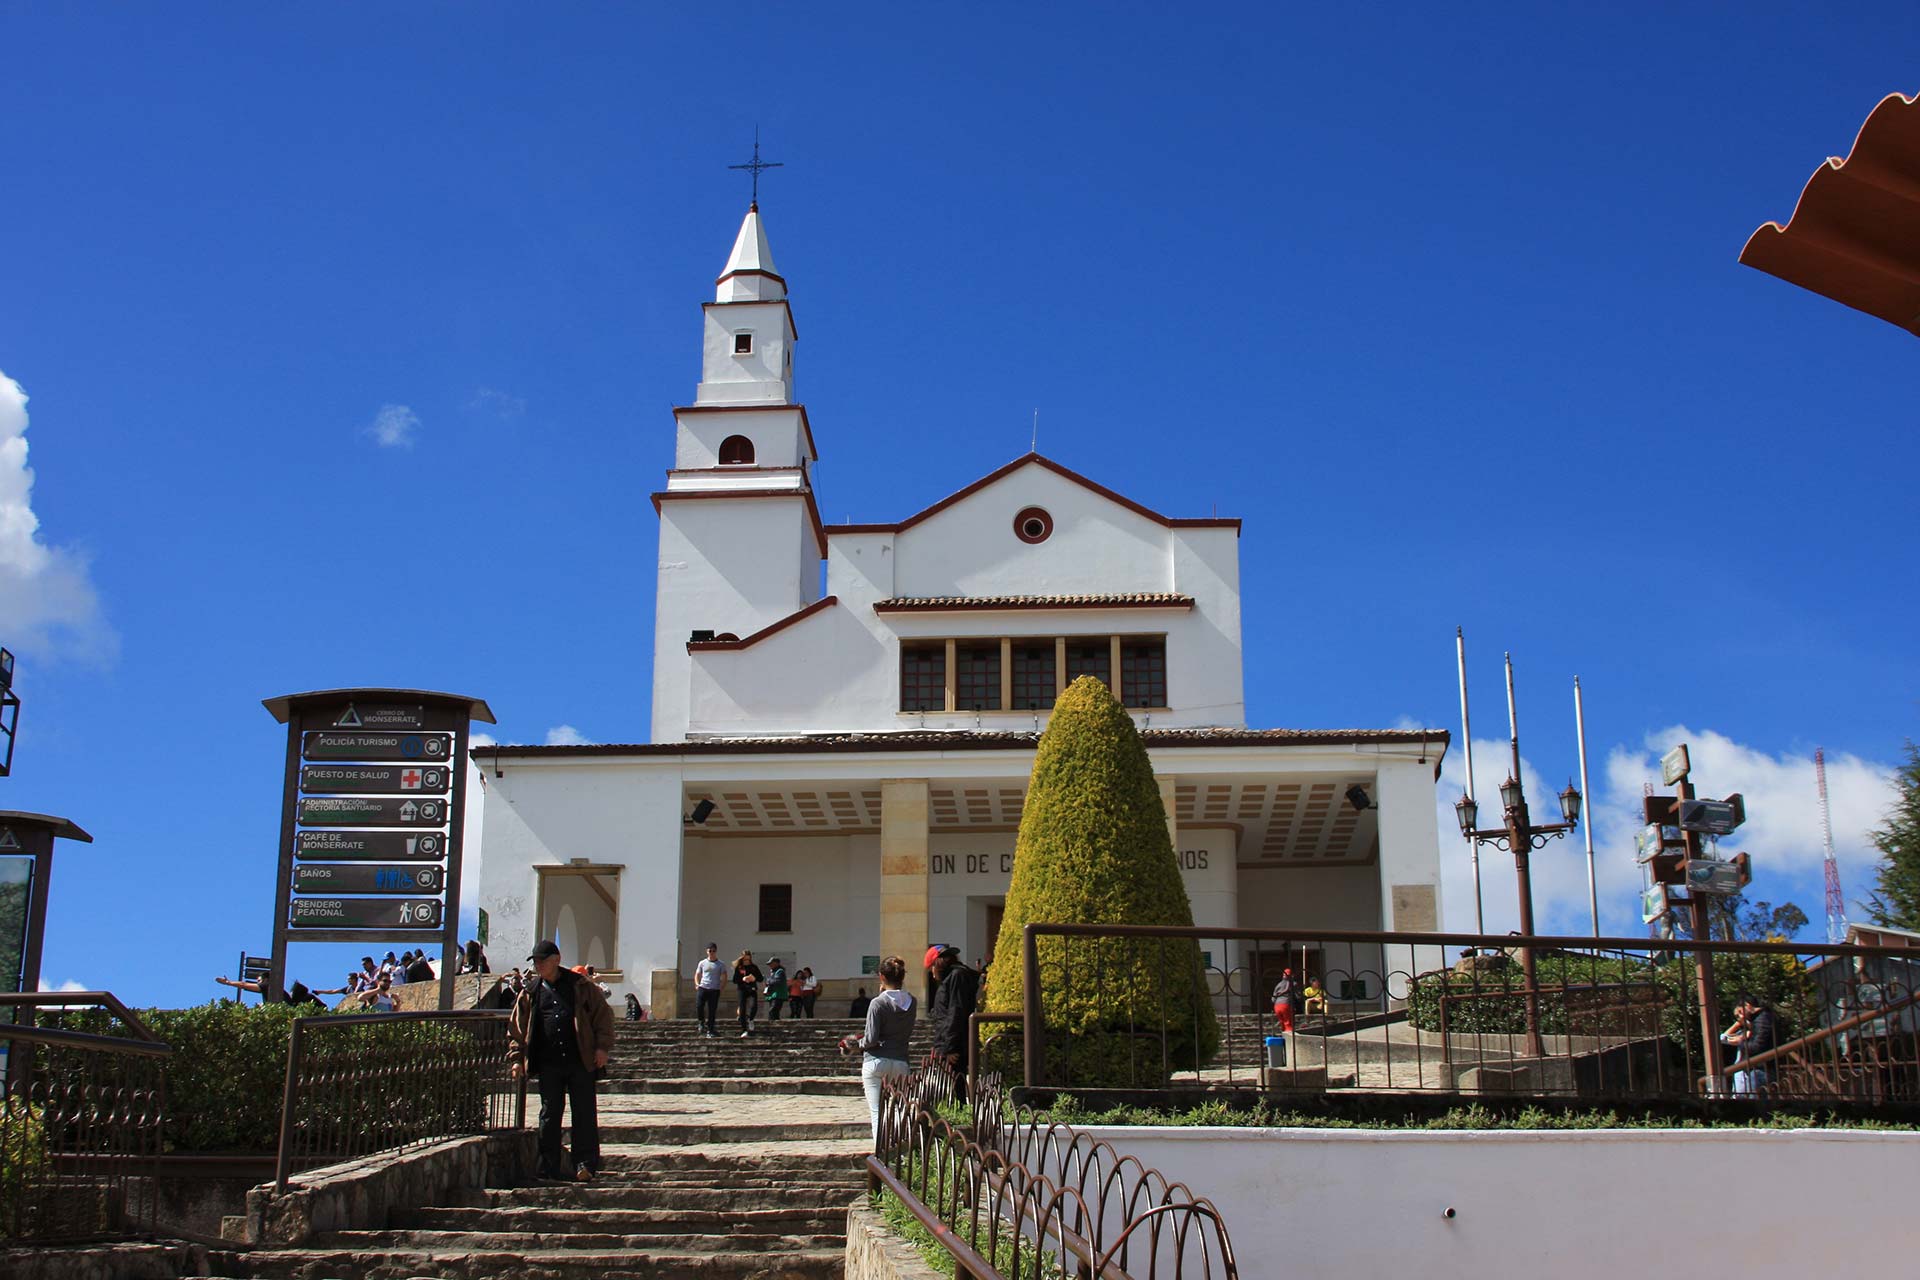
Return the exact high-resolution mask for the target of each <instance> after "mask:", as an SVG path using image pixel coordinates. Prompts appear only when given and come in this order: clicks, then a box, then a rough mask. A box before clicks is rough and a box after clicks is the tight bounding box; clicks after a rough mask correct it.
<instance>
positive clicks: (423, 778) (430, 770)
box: [300, 764, 453, 795]
mask: <svg viewBox="0 0 1920 1280" xmlns="http://www.w3.org/2000/svg"><path fill="white" fill-rule="evenodd" d="M452 787H453V770H452V769H450V768H448V767H447V766H446V765H444V764H310V765H308V766H307V767H306V768H304V769H302V770H301V771H300V789H301V790H302V791H305V792H307V793H308V794H309V795H311V794H313V793H315V792H319V793H321V794H325V795H339V794H340V793H342V792H346V793H349V794H355V793H371V794H374V795H393V794H395V793H399V794H401V795H411V794H413V793H414V792H416V791H417V792H419V793H421V794H422V795H445V794H446V793H447V792H448V791H449V790H451V789H452Z"/></svg>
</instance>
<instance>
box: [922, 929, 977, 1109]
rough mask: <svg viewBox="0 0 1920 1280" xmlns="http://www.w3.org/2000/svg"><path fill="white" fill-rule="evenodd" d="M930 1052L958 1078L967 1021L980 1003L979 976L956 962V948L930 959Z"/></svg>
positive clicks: (964, 1056)
mask: <svg viewBox="0 0 1920 1280" xmlns="http://www.w3.org/2000/svg"><path fill="white" fill-rule="evenodd" d="M933 980H934V982H935V984H936V985H935V987H934V991H933V1004H932V1006H931V1008H930V1009H929V1011H928V1012H929V1014H930V1015H931V1017H932V1018H933V1051H934V1053H935V1054H936V1055H937V1056H939V1057H942V1058H945V1059H946V1061H947V1065H948V1066H950V1067H952V1068H953V1069H954V1070H955V1071H958V1072H959V1073H960V1074H961V1076H962V1077H964V1076H965V1075H966V1073H967V1052H968V1045H969V1041H970V1039H971V1037H970V1035H969V1034H968V1025H967V1020H968V1019H969V1018H971V1017H973V1011H974V1009H975V1007H976V1006H977V1005H979V1003H980V975H979V974H977V973H975V972H974V971H973V970H972V969H969V968H967V966H965V965H964V964H961V963H960V948H958V947H955V946H944V947H941V948H940V950H939V952H938V954H936V955H935V956H934V960H933Z"/></svg>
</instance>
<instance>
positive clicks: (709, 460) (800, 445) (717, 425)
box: [669, 405, 812, 483]
mask: <svg viewBox="0 0 1920 1280" xmlns="http://www.w3.org/2000/svg"><path fill="white" fill-rule="evenodd" d="M674 421H675V423H676V424H677V426H678V430H677V431H675V433H674V450H673V465H674V468H675V469H676V470H679V471H698V470H701V469H704V468H707V467H717V466H719V465H720V442H721V441H723V440H725V439H726V438H727V437H728V436H745V437H746V438H747V439H749V440H751V441H753V465H754V466H756V467H792V466H799V465H801V463H803V462H805V461H810V460H811V459H812V453H811V451H810V450H809V449H808V448H807V437H806V432H805V431H804V430H803V429H802V428H801V425H800V407H799V406H798V405H776V406H770V407H768V408H765V409H750V410H749V409H742V410H738V411H736V412H732V413H683V414H676V415H675V417H674ZM748 474H751V473H748ZM669 483H671V480H670V481H669Z"/></svg>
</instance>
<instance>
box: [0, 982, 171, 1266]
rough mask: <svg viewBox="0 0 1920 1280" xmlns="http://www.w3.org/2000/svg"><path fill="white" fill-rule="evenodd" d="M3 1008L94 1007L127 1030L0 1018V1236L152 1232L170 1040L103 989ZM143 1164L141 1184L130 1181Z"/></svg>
mask: <svg viewBox="0 0 1920 1280" xmlns="http://www.w3.org/2000/svg"><path fill="white" fill-rule="evenodd" d="M0 1006H5V1007H14V1008H25V1009H26V1010H27V1011H28V1012H29V1013H31V1012H32V1011H34V1010H36V1009H41V1008H46V1007H49V1006H58V1007H73V1006H101V1007H104V1008H106V1009H107V1010H108V1011H109V1012H111V1013H112V1014H114V1015H115V1016H116V1017H118V1018H120V1019H121V1020H122V1021H123V1022H124V1023H126V1024H127V1026H128V1027H129V1029H130V1030H131V1031H132V1033H133V1034H132V1035H131V1036H118V1035H102V1034H99V1033H96V1032H88V1031H69V1030H66V1029H65V1028H61V1027H40V1026H34V1025H31V1024H30V1023H26V1022H5V1023H0V1043H4V1044H6V1045H7V1046H8V1054H7V1059H8V1061H7V1081H6V1086H5V1090H4V1094H3V1095H0V1096H4V1103H0V1191H3V1192H4V1194H0V1239H7V1240H33V1241H39V1242H44V1243H73V1242H78V1241H82V1240H90V1239H99V1238H103V1237H105V1238H111V1237H116V1236H125V1235H127V1234H138V1233H140V1232H142V1231H145V1230H151V1228H152V1224H153V1218H154V1210H155V1196H156V1184H155V1182H154V1179H153V1176H152V1175H153V1173H154V1172H155V1171H156V1170H157V1167H158V1161H159V1158H160V1148H161V1145H162V1134H163V1132H164V1130H165V1126H166V1112H167V1081H166V1073H165V1069H164V1068H165V1062H166V1060H167V1059H168V1058H170V1057H171V1056H172V1054H173V1046H171V1045H169V1044H167V1043H166V1042H165V1041H163V1040H161V1039H160V1038H159V1037H158V1036H156V1035H154V1033H153V1031H152V1029H151V1028H149V1027H148V1026H147V1025H146V1024H145V1023H144V1022H143V1021H141V1020H140V1019H139V1018H138V1017H136V1016H135V1015H134V1014H133V1012H132V1011H131V1010H129V1009H128V1008H127V1007H126V1006H125V1005H124V1004H122V1003H121V1002H120V1001H119V1000H118V999H117V998H115V997H114V996H113V995H112V994H111V993H109V992H104V991H72V992H7V993H0ZM142 1170H144V1172H145V1173H146V1174H147V1179H146V1182H145V1183H144V1184H138V1183H134V1182H133V1181H132V1179H133V1177H134V1175H135V1174H136V1173H137V1172H140V1171H142ZM130 1202H131V1203H132V1204H134V1205H136V1206H137V1207H133V1208H131V1209H130V1207H129V1206H130ZM129 1229H131V1230H129Z"/></svg>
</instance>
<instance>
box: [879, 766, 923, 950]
mask: <svg viewBox="0 0 1920 1280" xmlns="http://www.w3.org/2000/svg"><path fill="white" fill-rule="evenodd" d="M926 947H927V780H926V779H925V778H892V779H883V780H882V781H881V783H880V954H881V956H883V957H885V956H894V955H897V956H899V957H901V958H902V959H903V960H905V961H906V962H907V971H908V972H909V973H912V972H913V971H914V970H915V969H916V968H917V967H918V966H919V963H920V956H921V953H922V952H924V951H925V950H926Z"/></svg>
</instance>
